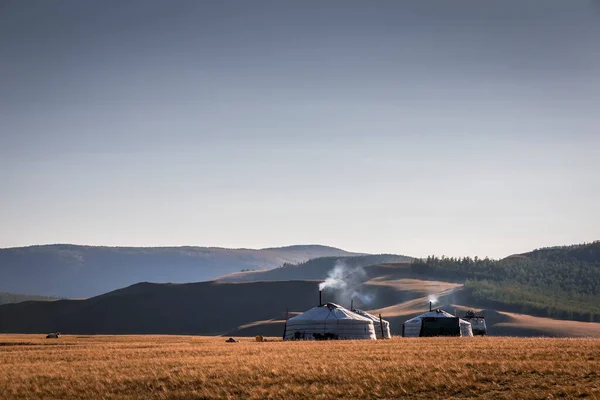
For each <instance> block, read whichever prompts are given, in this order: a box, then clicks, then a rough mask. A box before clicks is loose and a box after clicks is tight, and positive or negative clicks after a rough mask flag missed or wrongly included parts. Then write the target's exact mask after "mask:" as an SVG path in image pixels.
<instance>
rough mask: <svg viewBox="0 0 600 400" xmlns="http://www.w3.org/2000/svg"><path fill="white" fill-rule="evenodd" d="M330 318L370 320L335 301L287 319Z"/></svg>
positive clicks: (310, 319) (317, 319)
mask: <svg viewBox="0 0 600 400" xmlns="http://www.w3.org/2000/svg"><path fill="white" fill-rule="evenodd" d="M330 319H344V320H357V321H366V322H371V319H369V318H366V317H363V316H361V315H358V314H356V313H353V312H352V311H350V310H348V309H346V308H344V307H342V306H340V305H338V304H335V303H325V304H323V305H321V306H318V307H314V308H311V309H310V310H308V311H306V312H305V313H303V314H300V315H298V316H295V317H293V318H290V319H289V321H292V322H296V321H298V322H299V321H322V320H330Z"/></svg>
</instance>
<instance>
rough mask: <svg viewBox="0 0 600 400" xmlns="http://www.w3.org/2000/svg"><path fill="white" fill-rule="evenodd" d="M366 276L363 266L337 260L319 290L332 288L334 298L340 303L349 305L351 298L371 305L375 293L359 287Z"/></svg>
mask: <svg viewBox="0 0 600 400" xmlns="http://www.w3.org/2000/svg"><path fill="white" fill-rule="evenodd" d="M366 277H367V274H366V272H365V270H364V269H363V268H362V267H351V266H348V265H346V263H344V262H343V261H337V262H336V264H335V265H334V267H333V269H331V270H330V271H329V272H328V273H327V278H325V281H323V282H321V283H319V290H324V289H332V294H333V297H334V300H335V302H336V303H339V304H343V305H347V303H348V302H350V300H358V301H359V302H360V303H361V304H362V305H363V306H364V305H369V304H371V303H372V302H373V300H375V295H374V294H373V293H367V292H365V289H364V287H359V286H360V284H361V283H363V282H364V281H365V279H366Z"/></svg>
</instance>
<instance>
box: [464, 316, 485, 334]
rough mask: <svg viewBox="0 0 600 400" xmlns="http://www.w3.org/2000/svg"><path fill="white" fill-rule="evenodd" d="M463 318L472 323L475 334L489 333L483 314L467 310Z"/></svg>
mask: <svg viewBox="0 0 600 400" xmlns="http://www.w3.org/2000/svg"><path fill="white" fill-rule="evenodd" d="M463 319H464V320H465V321H468V322H470V323H471V329H473V336H485V335H487V326H486V325H485V317H484V316H483V315H477V314H476V313H475V311H473V310H469V311H467V313H466V314H465V316H464V317H463Z"/></svg>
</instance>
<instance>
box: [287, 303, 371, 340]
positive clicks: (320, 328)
mask: <svg viewBox="0 0 600 400" xmlns="http://www.w3.org/2000/svg"><path fill="white" fill-rule="evenodd" d="M376 338H377V337H376V335H375V326H374V325H373V321H371V320H370V319H369V318H365V317H363V316H360V315H358V314H356V313H353V312H352V311H350V310H347V309H345V308H344V307H342V306H340V305H337V304H335V303H326V304H323V305H321V306H319V307H315V308H311V309H310V310H308V311H306V312H305V313H303V314H300V315H298V316H295V317H293V318H290V319H289V320H288V321H287V323H286V328H285V335H284V338H283V339H284V340H327V339H372V340H375V339H376Z"/></svg>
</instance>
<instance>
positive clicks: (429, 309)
mask: <svg viewBox="0 0 600 400" xmlns="http://www.w3.org/2000/svg"><path fill="white" fill-rule="evenodd" d="M429 311H431V301H430V302H429Z"/></svg>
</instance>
